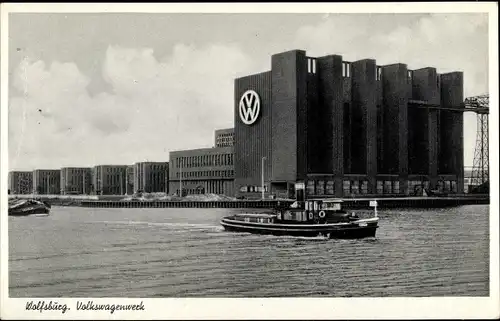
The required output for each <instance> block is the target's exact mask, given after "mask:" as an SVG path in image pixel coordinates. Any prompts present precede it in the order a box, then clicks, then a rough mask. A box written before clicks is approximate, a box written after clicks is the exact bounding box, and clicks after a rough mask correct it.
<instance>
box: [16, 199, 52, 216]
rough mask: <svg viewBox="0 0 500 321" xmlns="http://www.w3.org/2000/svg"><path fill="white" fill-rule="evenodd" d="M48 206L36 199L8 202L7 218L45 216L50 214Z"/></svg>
mask: <svg viewBox="0 0 500 321" xmlns="http://www.w3.org/2000/svg"><path fill="white" fill-rule="evenodd" d="M50 208H51V206H50V204H49V203H47V202H43V201H39V200H36V199H12V200H9V216H27V215H35V216H47V215H49V213H50Z"/></svg>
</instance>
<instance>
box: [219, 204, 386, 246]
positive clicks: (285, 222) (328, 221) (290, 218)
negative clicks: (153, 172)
mask: <svg viewBox="0 0 500 321" xmlns="http://www.w3.org/2000/svg"><path fill="white" fill-rule="evenodd" d="M341 203H342V200H339V199H318V200H307V201H302V202H300V201H296V202H294V203H293V204H292V205H290V206H289V207H282V206H279V205H278V206H277V208H275V209H273V210H272V213H256V214H253V213H243V214H234V215H231V216H226V217H223V218H222V219H221V221H220V224H221V225H222V226H223V227H224V229H225V230H226V231H231V232H248V233H253V234H270V235H288V236H302V237H318V236H320V237H321V236H322V237H327V238H330V239H357V238H365V237H375V234H376V231H377V228H378V221H379V218H378V215H377V203H376V201H371V202H370V206H372V207H374V211H373V212H374V214H373V215H370V213H361V212H358V213H354V212H351V213H348V212H346V211H344V210H342V208H341ZM360 215H361V216H360ZM366 216H368V217H366Z"/></svg>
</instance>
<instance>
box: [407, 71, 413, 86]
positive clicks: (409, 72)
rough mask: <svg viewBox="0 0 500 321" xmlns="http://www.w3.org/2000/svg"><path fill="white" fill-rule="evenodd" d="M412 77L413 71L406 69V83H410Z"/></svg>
mask: <svg viewBox="0 0 500 321" xmlns="http://www.w3.org/2000/svg"><path fill="white" fill-rule="evenodd" d="M412 79H413V71H412V70H408V83H411V80H412Z"/></svg>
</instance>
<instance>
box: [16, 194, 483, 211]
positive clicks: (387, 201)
mask: <svg viewBox="0 0 500 321" xmlns="http://www.w3.org/2000/svg"><path fill="white" fill-rule="evenodd" d="M10 198H15V197H10ZM19 198H29V197H19ZM36 198H37V199H40V200H43V201H47V202H49V203H50V204H51V205H52V206H69V207H85V208H240V209H241V208H268V209H269V208H274V207H276V206H277V204H278V202H280V204H281V205H289V204H291V203H293V202H294V200H282V199H279V200H196V199H189V198H188V199H186V198H178V199H175V200H161V199H143V200H142V199H141V200H122V199H123V197H121V196H120V197H116V198H115V199H114V200H113V199H109V198H108V199H96V198H85V197H79V198H75V197H71V198H70V197H57V196H52V197H44V196H37V197H36ZM371 200H377V202H378V208H380V209H383V208H444V207H455V206H461V205H486V204H490V196H489V195H468V196H454V197H376V196H374V197H369V198H368V197H366V196H365V197H363V198H361V197H360V198H342V201H343V205H342V207H344V208H348V209H356V208H369V202H370V201H371Z"/></svg>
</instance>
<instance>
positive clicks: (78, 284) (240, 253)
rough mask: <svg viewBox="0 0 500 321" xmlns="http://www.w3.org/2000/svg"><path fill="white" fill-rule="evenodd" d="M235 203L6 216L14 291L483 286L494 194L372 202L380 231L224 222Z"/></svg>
mask: <svg viewBox="0 0 500 321" xmlns="http://www.w3.org/2000/svg"><path fill="white" fill-rule="evenodd" d="M231 211H234V210H231V209H89V208H78V207H53V208H52V212H51V215H50V216H48V217H9V219H8V221H9V289H10V290H9V291H10V296H11V297H278V296H283V297H291V296H331V297H363V296H365V297H366V296H368V297H379V296H382V297H386V296H488V295H489V237H488V231H489V218H488V215H489V206H483V205H474V206H462V207H456V208H448V209H433V210H419V209H404V210H379V216H380V228H379V229H378V231H377V237H376V238H370V239H362V240H326V239H323V238H313V239H307V238H297V237H277V236H259V235H251V234H246V233H229V232H225V231H224V230H223V229H222V228H221V227H220V225H219V223H218V222H219V219H220V218H221V217H222V216H224V215H227V214H229V213H231Z"/></svg>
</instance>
